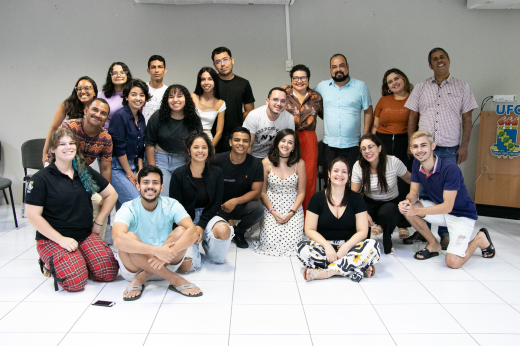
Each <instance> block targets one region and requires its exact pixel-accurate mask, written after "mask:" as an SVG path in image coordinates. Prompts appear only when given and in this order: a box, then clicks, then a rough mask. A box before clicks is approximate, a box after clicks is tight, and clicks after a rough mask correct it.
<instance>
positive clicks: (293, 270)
mask: <svg viewBox="0 0 520 346" xmlns="http://www.w3.org/2000/svg"><path fill="white" fill-rule="evenodd" d="M289 260H290V262H291V268H292V272H293V276H294V281H296V289H297V290H298V296H300V303H301V307H302V310H303V316H304V317H305V324H307V330H308V331H309V338H310V339H311V345H313V346H314V340H312V334H311V328H310V327H309V321H308V320H307V313H306V312H305V306H304V305H303V300H302V295H301V292H300V286H298V280H297V279H296V271H295V269H296V268H295V267H294V263H293V261H292V260H291V259H290V258H289Z"/></svg>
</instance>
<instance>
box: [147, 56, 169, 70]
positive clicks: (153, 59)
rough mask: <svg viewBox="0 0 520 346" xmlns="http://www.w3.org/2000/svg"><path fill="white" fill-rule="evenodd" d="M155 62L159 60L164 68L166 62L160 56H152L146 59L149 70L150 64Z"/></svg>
mask: <svg viewBox="0 0 520 346" xmlns="http://www.w3.org/2000/svg"><path fill="white" fill-rule="evenodd" d="M155 60H159V61H160V62H162V63H163V64H164V67H166V60H164V58H163V57H162V56H160V55H152V56H151V57H150V59H148V68H150V63H151V62H152V61H155Z"/></svg>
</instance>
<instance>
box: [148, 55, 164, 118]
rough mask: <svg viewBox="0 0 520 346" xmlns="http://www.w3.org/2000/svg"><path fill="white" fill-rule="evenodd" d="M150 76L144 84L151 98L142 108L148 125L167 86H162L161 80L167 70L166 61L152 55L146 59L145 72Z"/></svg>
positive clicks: (159, 104) (159, 105) (158, 106)
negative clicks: (146, 67) (146, 66)
mask: <svg viewBox="0 0 520 346" xmlns="http://www.w3.org/2000/svg"><path fill="white" fill-rule="evenodd" d="M146 71H147V72H148V74H149V75H150V81H149V82H148V83H146V85H148V92H149V94H150V95H151V96H152V98H151V99H150V100H148V102H146V105H145V106H144V107H143V115H144V118H145V120H146V122H147V123H148V119H150V117H151V116H152V114H153V113H154V112H155V111H156V110H158V109H159V108H160V107H161V101H162V97H163V95H164V92H165V91H166V88H168V86H167V85H164V84H163V78H164V75H165V74H166V72H167V71H168V69H167V68H166V61H165V60H164V58H163V57H162V56H160V55H152V56H151V57H150V59H148V69H147V70H146Z"/></svg>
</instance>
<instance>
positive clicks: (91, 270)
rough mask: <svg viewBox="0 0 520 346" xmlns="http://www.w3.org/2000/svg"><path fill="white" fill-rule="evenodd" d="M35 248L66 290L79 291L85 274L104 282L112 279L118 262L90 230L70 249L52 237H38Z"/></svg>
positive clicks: (85, 280)
mask: <svg viewBox="0 0 520 346" xmlns="http://www.w3.org/2000/svg"><path fill="white" fill-rule="evenodd" d="M36 249H37V250H38V253H39V254H40V259H41V260H42V261H43V263H44V264H45V267H46V268H50V269H51V272H54V273H53V276H54V277H55V280H57V282H58V283H59V284H60V286H62V287H63V289H65V290H66V291H69V292H77V291H81V290H82V289H84V288H85V285H86V284H87V277H88V278H90V279H92V280H96V281H103V282H109V281H113V280H115V278H116V277H117V273H118V270H119V265H118V264H117V261H116V259H115V258H114V254H113V253H112V250H110V248H109V247H108V245H107V244H106V243H105V242H104V241H103V240H102V239H101V237H100V236H99V234H96V233H91V234H90V235H89V236H88V237H87V239H85V240H83V241H82V242H81V243H79V246H78V249H77V250H76V251H73V252H68V251H67V250H65V249H64V248H62V247H61V246H59V245H58V243H56V242H54V241H52V240H38V243H37V245H36ZM51 260H52V264H53V266H52V267H53V268H51V265H50V264H51V263H50V262H51ZM53 269H54V270H53ZM56 289H57V286H56Z"/></svg>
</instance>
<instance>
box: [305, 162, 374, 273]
mask: <svg viewBox="0 0 520 346" xmlns="http://www.w3.org/2000/svg"><path fill="white" fill-rule="evenodd" d="M348 167H349V162H348V160H347V159H346V158H344V157H342V156H338V157H337V158H335V159H334V160H332V162H331V164H330V169H329V176H328V183H327V188H326V189H325V190H322V191H318V192H316V193H315V194H314V195H313V196H312V198H311V200H310V202H309V206H308V207H307V214H306V215H305V235H306V236H307V237H308V238H309V239H310V240H303V241H301V242H300V243H299V244H298V255H297V256H298V258H299V259H300V261H302V262H303V264H304V265H305V267H306V268H305V270H304V272H303V277H304V278H305V280H306V281H312V280H320V279H328V278H330V277H332V276H335V275H341V276H346V277H348V278H350V280H352V281H355V282H359V281H361V279H363V277H367V278H369V277H372V276H373V275H374V274H375V267H374V264H376V263H377V262H378V261H379V258H380V256H381V251H380V249H379V244H378V243H377V242H376V241H375V240H373V239H367V235H369V233H368V232H369V228H368V214H367V208H366V205H365V201H364V200H363V197H361V195H360V194H359V193H357V192H354V191H351V188H350V181H349V172H348Z"/></svg>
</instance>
